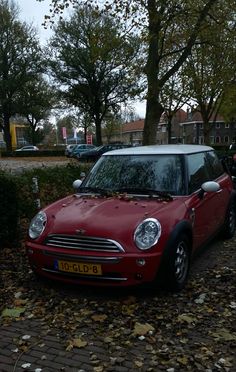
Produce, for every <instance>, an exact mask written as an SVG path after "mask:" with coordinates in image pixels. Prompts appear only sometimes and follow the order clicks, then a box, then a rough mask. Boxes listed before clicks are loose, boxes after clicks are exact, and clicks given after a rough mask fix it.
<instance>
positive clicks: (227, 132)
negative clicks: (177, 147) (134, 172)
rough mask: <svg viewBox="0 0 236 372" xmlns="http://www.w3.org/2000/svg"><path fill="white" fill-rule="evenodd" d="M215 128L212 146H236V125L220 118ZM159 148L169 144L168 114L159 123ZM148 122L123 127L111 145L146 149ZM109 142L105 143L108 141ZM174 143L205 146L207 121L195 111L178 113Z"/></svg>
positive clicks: (138, 122) (172, 128) (174, 124)
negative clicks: (114, 143)
mask: <svg viewBox="0 0 236 372" xmlns="http://www.w3.org/2000/svg"><path fill="white" fill-rule="evenodd" d="M210 123H211V125H212V128H211V132H210V141H211V144H212V145H229V144H230V143H235V142H236V123H234V124H229V123H225V122H224V120H223V118H222V117H221V116H220V115H217V117H216V119H215V120H214V118H212V119H211V120H210ZM156 128H157V131H156V133H157V136H156V142H157V144H167V143H168V132H167V128H168V118H167V116H166V115H165V114H163V115H162V117H161V120H160V122H159V123H157V126H156ZM143 129H144V119H138V120H133V121H131V122H128V123H124V124H122V125H121V127H120V130H119V132H116V133H114V134H113V136H112V139H111V141H110V142H122V143H127V144H133V145H142V140H143ZM104 142H105V141H104ZM171 142H172V143H195V144H203V143H204V134H203V119H202V116H201V113H200V112H198V111H197V110H195V111H189V110H187V111H185V110H183V109H180V110H178V111H177V112H176V113H175V115H174V116H173V118H172V120H171Z"/></svg>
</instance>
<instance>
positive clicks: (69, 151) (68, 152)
mask: <svg viewBox="0 0 236 372" xmlns="http://www.w3.org/2000/svg"><path fill="white" fill-rule="evenodd" d="M75 146H76V144H72V145H67V146H66V149H65V156H67V157H68V158H69V157H70V154H71V152H72V150H73V148H74V147H75Z"/></svg>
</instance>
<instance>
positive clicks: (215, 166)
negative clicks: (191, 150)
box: [206, 151, 231, 230]
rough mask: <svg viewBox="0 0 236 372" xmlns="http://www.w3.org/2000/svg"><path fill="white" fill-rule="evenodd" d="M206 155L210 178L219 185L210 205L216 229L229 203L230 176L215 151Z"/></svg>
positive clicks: (223, 217) (221, 222) (221, 221)
mask: <svg viewBox="0 0 236 372" xmlns="http://www.w3.org/2000/svg"><path fill="white" fill-rule="evenodd" d="M206 157H207V167H208V172H209V175H210V178H211V180H212V181H216V182H217V183H219V185H220V190H219V191H217V192H216V195H215V200H216V202H215V204H214V205H213V207H212V208H213V210H212V212H213V213H214V226H215V229H216V230H217V229H219V228H220V227H221V226H222V225H223V223H224V219H225V214H226V209H227V207H228V203H229V194H230V189H231V186H230V184H231V180H230V176H229V175H228V174H227V173H226V172H225V171H224V169H223V166H222V163H221V162H220V160H219V159H218V156H217V154H216V153H215V151H209V152H207V153H206Z"/></svg>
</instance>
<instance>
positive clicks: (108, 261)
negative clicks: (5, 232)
mask: <svg viewBox="0 0 236 372" xmlns="http://www.w3.org/2000/svg"><path fill="white" fill-rule="evenodd" d="M26 249H27V254H28V258H29V262H30V265H31V267H32V269H33V270H34V271H35V272H36V273H38V274H39V275H42V276H44V277H47V278H49V279H52V280H59V281H63V282H68V283H78V284H90V285H97V286H119V287H120V286H123V287H125V286H134V285H138V284H143V283H148V282H152V281H154V280H155V278H156V274H157V271H158V268H159V266H160V260H161V252H159V251H156V250H155V252H152V253H150V252H137V253H126V252H120V253H112V254H111V253H105V252H96V253H92V252H89V253H88V252H86V254H78V253H76V252H75V251H72V250H65V249H59V248H53V247H48V246H44V245H39V244H36V243H34V242H27V243H26ZM152 251H153V250H152ZM59 261H66V262H69V263H82V264H84V265H98V266H99V267H101V273H100V275H89V274H88V273H87V274H86V273H78V272H67V271H61V270H59V269H58V265H57V263H58V262H59Z"/></svg>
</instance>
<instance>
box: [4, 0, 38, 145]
mask: <svg viewBox="0 0 236 372" xmlns="http://www.w3.org/2000/svg"><path fill="white" fill-rule="evenodd" d="M0 19H1V22H0V115H1V117H2V124H1V128H2V129H3V131H4V137H5V141H6V145H7V149H8V150H11V147H12V145H11V135H10V117H11V116H13V115H15V114H16V113H17V105H16V101H17V97H18V96H19V94H20V92H21V91H22V89H23V88H24V87H25V85H26V84H28V82H29V81H31V80H32V79H34V77H35V75H36V74H37V73H38V72H39V71H42V63H41V61H42V57H41V50H40V47H39V44H38V40H37V37H36V34H35V31H34V29H33V28H32V27H31V26H29V25H27V24H26V23H23V22H20V21H19V20H18V9H17V6H16V5H15V3H14V2H12V1H10V0H0Z"/></svg>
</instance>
